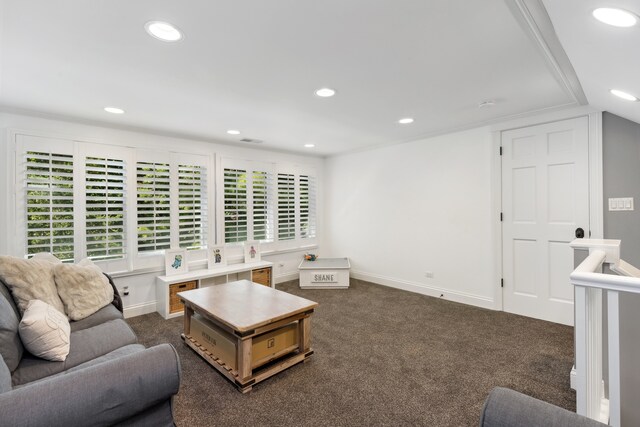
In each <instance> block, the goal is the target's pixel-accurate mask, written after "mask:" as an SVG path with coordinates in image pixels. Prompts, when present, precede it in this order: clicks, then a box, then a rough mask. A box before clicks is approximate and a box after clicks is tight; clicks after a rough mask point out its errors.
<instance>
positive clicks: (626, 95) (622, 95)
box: [609, 89, 638, 101]
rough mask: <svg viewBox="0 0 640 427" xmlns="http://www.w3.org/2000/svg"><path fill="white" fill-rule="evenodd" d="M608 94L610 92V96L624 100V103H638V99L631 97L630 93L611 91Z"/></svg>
mask: <svg viewBox="0 0 640 427" xmlns="http://www.w3.org/2000/svg"><path fill="white" fill-rule="evenodd" d="M609 92H611V94H612V95H615V96H617V97H618V98H622V99H624V100H626V101H638V97H636V96H633V95H631V94H630V93H627V92H623V91H621V90H618V89H611V90H610V91H609Z"/></svg>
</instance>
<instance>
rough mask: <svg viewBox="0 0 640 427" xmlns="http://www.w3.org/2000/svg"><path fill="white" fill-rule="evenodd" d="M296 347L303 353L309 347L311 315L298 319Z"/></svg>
mask: <svg viewBox="0 0 640 427" xmlns="http://www.w3.org/2000/svg"><path fill="white" fill-rule="evenodd" d="M298 348H299V349H300V353H305V352H307V351H309V349H310V348H311V317H303V318H302V319H300V320H298Z"/></svg>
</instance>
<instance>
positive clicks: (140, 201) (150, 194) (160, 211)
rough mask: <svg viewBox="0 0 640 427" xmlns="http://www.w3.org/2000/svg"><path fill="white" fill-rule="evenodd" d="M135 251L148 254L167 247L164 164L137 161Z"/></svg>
mask: <svg viewBox="0 0 640 427" xmlns="http://www.w3.org/2000/svg"><path fill="white" fill-rule="evenodd" d="M136 176H137V223H138V225H137V233H138V252H140V253H145V252H147V253H149V252H155V251H160V250H164V249H169V247H170V246H171V212H170V207H171V192H170V183H171V179H170V178H171V177H170V169H169V164H168V163H154V162H138V163H137V165H136Z"/></svg>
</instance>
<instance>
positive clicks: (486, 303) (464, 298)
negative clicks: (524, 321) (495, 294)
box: [351, 270, 495, 310]
mask: <svg viewBox="0 0 640 427" xmlns="http://www.w3.org/2000/svg"><path fill="white" fill-rule="evenodd" d="M351 277H352V278H354V279H358V280H364V281H366V282H371V283H375V284H378V285H383V286H388V287H390V288H396V289H402V290H404V291H409V292H414V293H417V294H422V295H427V296H431V297H436V298H442V299H444V300H447V301H454V302H459V303H462V304H468V305H473V306H476V307H482V308H487V309H490V310H495V302H494V301H493V300H492V299H491V298H487V297H483V296H480V295H474V294H470V293H466V292H459V291H451V290H449V289H444V288H438V287H435V286H427V285H424V284H422V283H416V282H409V281H407V280H398V279H394V278H391V277H386V276H381V275H378V274H372V273H367V272H364V271H355V270H351Z"/></svg>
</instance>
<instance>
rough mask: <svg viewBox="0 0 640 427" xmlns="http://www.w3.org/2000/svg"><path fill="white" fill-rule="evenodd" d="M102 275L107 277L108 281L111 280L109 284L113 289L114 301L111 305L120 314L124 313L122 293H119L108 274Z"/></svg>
mask: <svg viewBox="0 0 640 427" xmlns="http://www.w3.org/2000/svg"><path fill="white" fill-rule="evenodd" d="M102 274H104V275H105V276H107V279H109V284H110V285H111V287H112V288H113V301H111V304H113V305H114V306H115V307H116V308H117V309H118V310H119V311H120V313H124V306H123V305H122V297H120V292H118V288H117V287H116V284H115V283H114V282H113V278H112V277H111V276H109V275H108V274H107V273H104V272H103V273H102Z"/></svg>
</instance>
